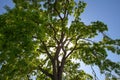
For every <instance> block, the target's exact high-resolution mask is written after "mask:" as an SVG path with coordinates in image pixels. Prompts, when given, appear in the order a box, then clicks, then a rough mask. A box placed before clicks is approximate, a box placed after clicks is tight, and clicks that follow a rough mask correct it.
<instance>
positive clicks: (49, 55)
mask: <svg viewBox="0 0 120 80" xmlns="http://www.w3.org/2000/svg"><path fill="white" fill-rule="evenodd" d="M41 42H42V44H43V47H44V49H45V51H46V53H47V55H48V57H49V58H50V60H51V62H53V57H52V56H51V54H50V53H49V52H48V50H47V46H46V44H45V43H44V41H42V40H41Z"/></svg>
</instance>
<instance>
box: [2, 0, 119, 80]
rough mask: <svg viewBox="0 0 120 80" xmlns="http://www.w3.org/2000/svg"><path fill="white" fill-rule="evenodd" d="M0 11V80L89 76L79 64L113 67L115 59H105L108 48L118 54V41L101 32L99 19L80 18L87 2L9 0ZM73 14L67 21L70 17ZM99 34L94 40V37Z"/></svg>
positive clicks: (116, 68)
mask: <svg viewBox="0 0 120 80" xmlns="http://www.w3.org/2000/svg"><path fill="white" fill-rule="evenodd" d="M13 2H14V4H15V7H14V8H13V9H10V8H9V7H6V10H7V13H5V14H2V15H0V65H1V69H0V78H1V79H2V80H10V79H12V80H16V79H18V80H19V79H25V80H26V79H30V78H31V76H34V75H35V76H36V77H37V80H50V79H52V80H62V79H66V80H73V79H76V80H78V79H80V80H86V79H90V80H92V78H93V77H92V76H91V75H89V74H87V73H85V71H84V70H79V67H80V63H78V62H76V60H80V61H83V62H84V63H85V64H86V65H91V66H94V65H96V66H98V67H99V68H100V71H101V73H105V74H110V77H111V75H112V72H115V73H116V75H118V76H120V64H119V63H115V62H112V61H111V60H109V59H107V58H106V57H107V55H108V53H107V50H109V51H112V52H113V53H116V54H120V40H119V39H116V40H113V39H111V38H110V37H108V36H107V35H106V34H105V31H107V30H108V29H107V25H106V24H104V23H103V22H101V21H96V22H92V23H91V24H90V25H85V24H84V23H83V22H82V21H81V20H80V14H81V13H82V12H83V11H84V8H85V6H86V3H84V2H83V1H81V0H79V1H78V2H76V1H75V0H46V1H45V0H13ZM70 18H72V20H71V22H70V21H69V19H70ZM98 35H102V37H101V39H100V40H99V41H93V40H92V39H93V38H96V36H98Z"/></svg>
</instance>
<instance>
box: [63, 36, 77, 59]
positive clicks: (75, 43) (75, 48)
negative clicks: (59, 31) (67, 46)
mask: <svg viewBox="0 0 120 80" xmlns="http://www.w3.org/2000/svg"><path fill="white" fill-rule="evenodd" d="M78 40H79V36H78V37H77V38H76V42H75V46H74V48H73V49H72V50H71V51H70V52H69V53H68V55H67V56H66V57H65V58H68V57H69V56H70V54H72V53H73V51H74V50H75V49H76V46H77V41H78Z"/></svg>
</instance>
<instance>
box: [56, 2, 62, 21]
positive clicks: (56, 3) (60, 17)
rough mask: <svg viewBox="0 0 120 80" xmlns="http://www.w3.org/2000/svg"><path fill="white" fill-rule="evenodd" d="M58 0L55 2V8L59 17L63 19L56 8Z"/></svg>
mask: <svg viewBox="0 0 120 80" xmlns="http://www.w3.org/2000/svg"><path fill="white" fill-rule="evenodd" d="M57 1H58V0H55V3H54V10H55V11H56V12H57V14H58V16H59V18H60V19H61V20H62V21H63V18H62V16H61V15H60V13H59V11H58V10H57V9H56V5H57Z"/></svg>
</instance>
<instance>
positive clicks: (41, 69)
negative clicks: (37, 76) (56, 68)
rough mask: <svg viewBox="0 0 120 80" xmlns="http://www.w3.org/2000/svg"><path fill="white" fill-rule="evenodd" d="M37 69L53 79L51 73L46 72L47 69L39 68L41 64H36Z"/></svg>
mask: <svg viewBox="0 0 120 80" xmlns="http://www.w3.org/2000/svg"><path fill="white" fill-rule="evenodd" d="M38 68H39V70H40V71H42V72H43V74H45V75H46V76H48V77H50V78H51V79H53V75H52V74H50V73H48V70H45V69H43V68H41V66H38Z"/></svg>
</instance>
